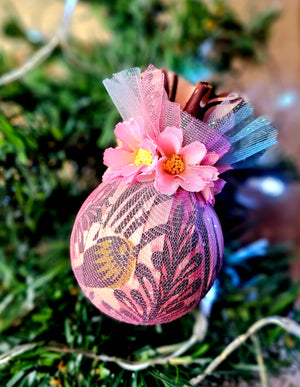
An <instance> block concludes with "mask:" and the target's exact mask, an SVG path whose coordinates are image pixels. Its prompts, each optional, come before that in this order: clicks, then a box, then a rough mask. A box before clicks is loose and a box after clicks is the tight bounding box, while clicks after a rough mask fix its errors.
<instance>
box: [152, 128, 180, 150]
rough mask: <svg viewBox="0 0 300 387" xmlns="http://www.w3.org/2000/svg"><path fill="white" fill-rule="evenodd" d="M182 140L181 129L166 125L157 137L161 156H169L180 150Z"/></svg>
mask: <svg viewBox="0 0 300 387" xmlns="http://www.w3.org/2000/svg"><path fill="white" fill-rule="evenodd" d="M182 140H183V134H182V130H181V129H178V128H176V127H175V126H167V127H166V129H165V130H164V131H163V132H161V133H160V135H159V136H158V138H157V144H158V147H159V148H160V151H161V152H162V154H163V156H167V157H171V156H172V155H173V154H174V153H175V154H177V153H178V152H179V151H180V148H181V145H182Z"/></svg>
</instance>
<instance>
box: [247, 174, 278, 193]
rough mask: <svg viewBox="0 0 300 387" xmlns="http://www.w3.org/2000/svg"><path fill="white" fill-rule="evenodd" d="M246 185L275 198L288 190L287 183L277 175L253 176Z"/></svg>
mask: <svg viewBox="0 0 300 387" xmlns="http://www.w3.org/2000/svg"><path fill="white" fill-rule="evenodd" d="M246 185H247V186H248V187H250V188H253V189H255V190H257V191H258V192H260V193H262V194H264V195H266V196H270V197H273V198H277V197H280V196H282V195H283V194H284V193H285V191H286V185H285V183H284V182H283V181H282V180H281V179H279V178H278V177H276V176H262V177H251V178H250V179H248V181H247V183H246Z"/></svg>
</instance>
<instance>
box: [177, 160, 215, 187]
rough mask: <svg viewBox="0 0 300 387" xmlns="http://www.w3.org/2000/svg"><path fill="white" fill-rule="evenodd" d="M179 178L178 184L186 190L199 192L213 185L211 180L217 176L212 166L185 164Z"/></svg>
mask: <svg viewBox="0 0 300 387" xmlns="http://www.w3.org/2000/svg"><path fill="white" fill-rule="evenodd" d="M179 178H180V181H179V184H180V186H181V187H182V188H184V189H185V190H186V191H191V192H199V191H202V190H203V189H205V188H206V187H208V186H212V185H213V181H215V180H216V179H217V178H218V170H217V168H215V167H212V166H202V165H200V166H194V167H191V166H186V168H185V170H184V171H183V172H181V173H180V174H179Z"/></svg>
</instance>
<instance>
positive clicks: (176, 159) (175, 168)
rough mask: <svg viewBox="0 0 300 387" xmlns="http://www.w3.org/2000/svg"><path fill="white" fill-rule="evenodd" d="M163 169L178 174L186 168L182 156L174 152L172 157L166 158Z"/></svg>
mask: <svg viewBox="0 0 300 387" xmlns="http://www.w3.org/2000/svg"><path fill="white" fill-rule="evenodd" d="M163 169H164V170H165V171H167V172H170V173H171V175H178V173H181V172H183V171H184V170H185V165H184V162H183V161H182V158H181V156H179V155H176V154H175V153H174V154H173V155H172V156H171V158H169V159H167V160H165V162H164V163H163Z"/></svg>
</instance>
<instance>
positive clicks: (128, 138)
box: [114, 118, 142, 151]
mask: <svg viewBox="0 0 300 387" xmlns="http://www.w3.org/2000/svg"><path fill="white" fill-rule="evenodd" d="M114 133H115V135H116V137H117V138H118V140H119V141H121V144H122V148H124V150H127V151H129V150H136V148H138V146H139V144H140V142H141V141H142V129H141V127H140V126H139V124H138V123H137V122H136V121H135V120H134V119H133V118H131V119H130V120H128V121H123V122H119V123H118V124H117V125H116V127H115V130H114Z"/></svg>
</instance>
